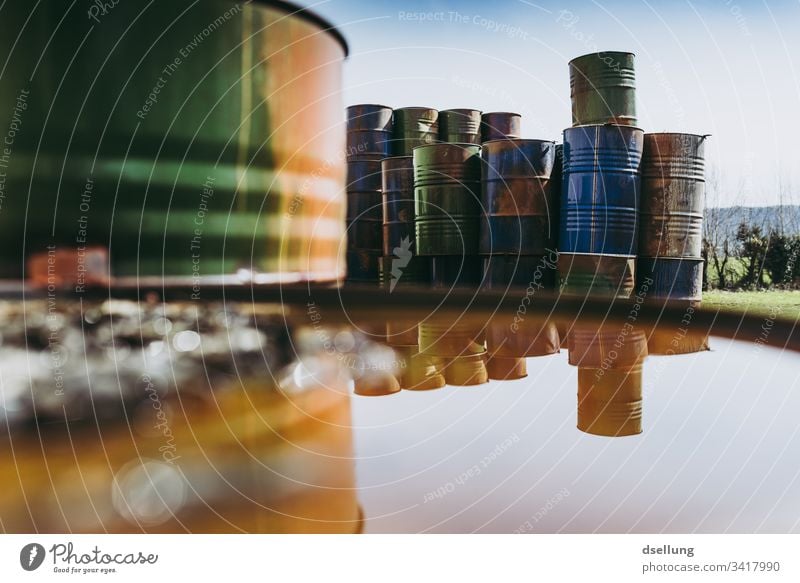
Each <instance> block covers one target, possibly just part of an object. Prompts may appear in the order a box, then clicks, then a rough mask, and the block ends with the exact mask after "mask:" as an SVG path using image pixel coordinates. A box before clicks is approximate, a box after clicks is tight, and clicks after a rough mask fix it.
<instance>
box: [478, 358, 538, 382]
mask: <svg viewBox="0 0 800 583" xmlns="http://www.w3.org/2000/svg"><path fill="white" fill-rule="evenodd" d="M486 372H487V373H488V376H489V379H491V380H495V381H513V380H517V379H524V378H525V377H526V376H528V367H527V365H526V364H525V359H524V358H508V357H504V356H490V357H489V359H488V360H487V361H486Z"/></svg>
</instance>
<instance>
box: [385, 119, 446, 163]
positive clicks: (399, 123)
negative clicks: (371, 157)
mask: <svg viewBox="0 0 800 583" xmlns="http://www.w3.org/2000/svg"><path fill="white" fill-rule="evenodd" d="M438 120H439V112H438V111H436V110H435V109H431V108H430V107H401V108H399V109H395V110H394V125H393V129H392V136H393V138H392V154H393V155H394V156H411V154H412V152H413V150H414V148H416V147H417V146H424V145H426V144H432V143H434V142H437V141H438V140H439V121H438Z"/></svg>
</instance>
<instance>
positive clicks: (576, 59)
mask: <svg viewBox="0 0 800 583" xmlns="http://www.w3.org/2000/svg"><path fill="white" fill-rule="evenodd" d="M601 53H602V54H606V55H631V56H632V57H635V56H636V53H633V52H631V51H595V52H593V53H586V54H585V55H580V56H579V57H575V58H574V59H570V61H569V63H567V64H568V65H571V64H572V63H574V62H575V61H579V60H580V59H585V58H586V57H594V56H596V55H599V54H601Z"/></svg>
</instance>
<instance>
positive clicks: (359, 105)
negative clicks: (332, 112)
mask: <svg viewBox="0 0 800 583" xmlns="http://www.w3.org/2000/svg"><path fill="white" fill-rule="evenodd" d="M367 105H368V106H370V107H383V108H386V109H392V108H391V107H390V106H388V105H384V104H383V103H352V104H350V105H348V106H347V107H346V109H351V108H353V107H364V106H367Z"/></svg>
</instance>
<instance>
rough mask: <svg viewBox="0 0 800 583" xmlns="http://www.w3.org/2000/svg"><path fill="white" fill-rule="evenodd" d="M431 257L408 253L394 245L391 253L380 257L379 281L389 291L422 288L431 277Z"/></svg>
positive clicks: (427, 284)
mask: <svg viewBox="0 0 800 583" xmlns="http://www.w3.org/2000/svg"><path fill="white" fill-rule="evenodd" d="M432 262H433V258H432V257H421V256H419V255H410V256H409V255H408V254H407V253H406V251H405V250H404V249H403V248H402V247H395V248H394V249H393V250H392V254H391V255H385V256H383V257H381V259H380V283H381V286H382V287H383V288H385V289H387V290H389V291H390V292H393V291H395V289H396V288H397V287H400V288H402V289H404V290H405V289H424V288H428V287H430V285H431V281H432V279H433V275H432V272H433V266H432Z"/></svg>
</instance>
